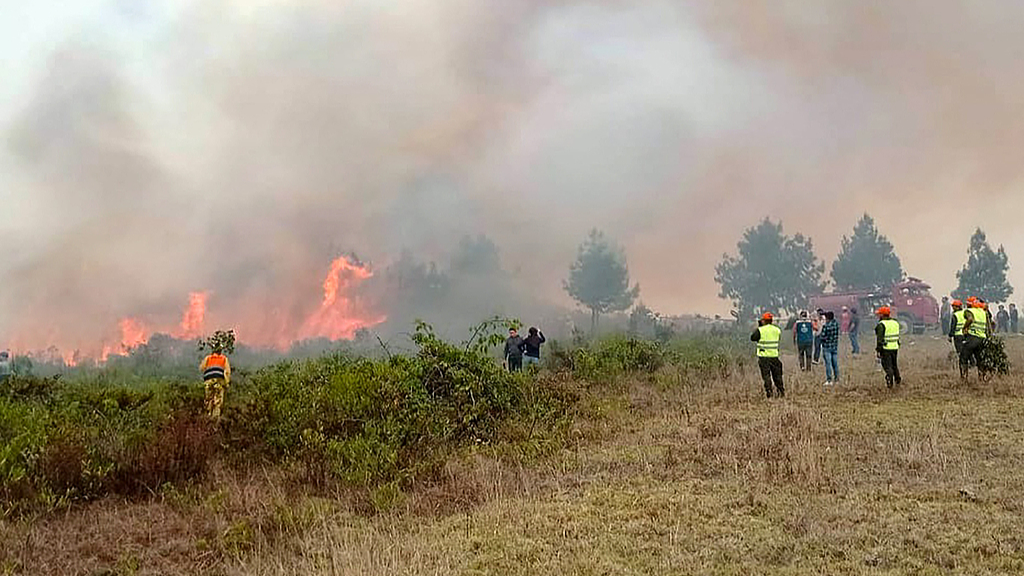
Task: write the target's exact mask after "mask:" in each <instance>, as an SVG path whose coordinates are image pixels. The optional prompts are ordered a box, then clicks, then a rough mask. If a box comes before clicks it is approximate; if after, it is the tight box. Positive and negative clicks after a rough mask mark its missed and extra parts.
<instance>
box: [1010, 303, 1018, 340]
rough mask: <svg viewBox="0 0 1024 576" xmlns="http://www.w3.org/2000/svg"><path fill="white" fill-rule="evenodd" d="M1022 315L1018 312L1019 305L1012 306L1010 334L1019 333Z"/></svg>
mask: <svg viewBox="0 0 1024 576" xmlns="http://www.w3.org/2000/svg"><path fill="white" fill-rule="evenodd" d="M1019 326H1020V315H1019V313H1018V312H1017V305H1016V304H1010V334H1016V333H1017V332H1019Z"/></svg>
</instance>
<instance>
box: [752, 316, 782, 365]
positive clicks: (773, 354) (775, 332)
mask: <svg viewBox="0 0 1024 576" xmlns="http://www.w3.org/2000/svg"><path fill="white" fill-rule="evenodd" d="M757 331H758V332H760V333H761V338H760V339H759V340H758V341H757V357H758V358H778V357H779V342H780V341H781V340H782V330H780V329H779V327H778V326H776V325H775V324H765V325H764V326H761V327H760V328H758V329H757Z"/></svg>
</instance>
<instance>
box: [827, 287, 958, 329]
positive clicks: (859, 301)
mask: <svg viewBox="0 0 1024 576" xmlns="http://www.w3.org/2000/svg"><path fill="white" fill-rule="evenodd" d="M930 290H931V286H929V285H928V284H925V283H924V282H922V281H921V280H920V279H918V278H907V279H906V280H905V281H903V282H900V283H898V284H895V285H893V287H892V289H891V290H890V291H888V292H881V291H879V292H875V291H871V290H855V291H851V292H833V293H831V294H822V295H820V296H812V297H811V300H810V302H809V308H810V310H811V311H814V310H817V309H818V308H821V309H822V310H825V311H828V310H831V311H833V312H835V313H836V314H837V315H838V314H839V312H840V311H841V310H842V309H843V306H846V307H848V308H850V309H851V310H852V309H854V308H856V309H857V315H858V316H860V317H861V319H862V320H864V319H867V318H870V317H871V316H872V315H873V314H874V313H875V310H877V309H878V307H879V306H889V307H890V308H892V315H893V318H895V319H896V320H898V321H899V323H900V329H901V330H902V331H903V333H904V334H909V333H911V332H913V333H914V334H922V333H924V331H925V330H927V329H929V328H935V327H938V326H939V303H938V302H937V301H936V300H935V298H934V297H932V294H931V292H930Z"/></svg>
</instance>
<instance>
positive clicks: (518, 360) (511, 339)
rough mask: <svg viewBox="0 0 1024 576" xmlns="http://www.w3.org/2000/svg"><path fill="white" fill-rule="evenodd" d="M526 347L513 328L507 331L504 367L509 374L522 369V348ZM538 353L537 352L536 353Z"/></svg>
mask: <svg viewBox="0 0 1024 576" xmlns="http://www.w3.org/2000/svg"><path fill="white" fill-rule="evenodd" d="M525 347H526V345H525V343H524V342H523V337H522V336H520V335H519V331H518V330H516V329H515V328H509V329H508V338H506V339H505V366H507V367H508V371H509V372H520V371H522V369H523V348H525ZM539 352H540V351H539V350H538V353H539Z"/></svg>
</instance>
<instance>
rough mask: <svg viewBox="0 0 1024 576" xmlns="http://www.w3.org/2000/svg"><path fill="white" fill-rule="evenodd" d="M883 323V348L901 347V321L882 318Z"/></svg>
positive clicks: (894, 348)
mask: <svg viewBox="0 0 1024 576" xmlns="http://www.w3.org/2000/svg"><path fill="white" fill-rule="evenodd" d="M880 323H881V325H882V326H884V327H885V339H884V340H883V341H882V349H883V350H899V349H900V323H899V322H897V321H895V320H893V319H891V318H890V319H886V320H882V321H881V322H880Z"/></svg>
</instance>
